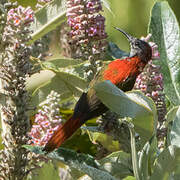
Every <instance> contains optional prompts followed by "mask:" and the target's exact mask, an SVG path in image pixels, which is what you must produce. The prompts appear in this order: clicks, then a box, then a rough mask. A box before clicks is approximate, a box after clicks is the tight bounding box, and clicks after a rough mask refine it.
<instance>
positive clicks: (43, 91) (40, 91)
mask: <svg viewBox="0 0 180 180" xmlns="http://www.w3.org/2000/svg"><path fill="white" fill-rule="evenodd" d="M42 72H43V71H42ZM47 74H49V76H48V75H47ZM41 75H42V76H43V77H45V76H47V78H46V79H43V77H41ZM34 76H36V78H35V77H34ZM34 76H32V77H31V78H30V80H29V82H31V81H40V79H43V81H42V82H41V81H40V83H42V84H39V86H38V87H37V88H36V89H35V90H34V92H33V94H32V99H31V103H32V104H33V105H34V106H37V105H38V104H39V103H41V102H43V101H44V100H45V99H46V97H47V96H48V94H49V93H50V92H51V90H54V91H56V92H58V93H59V94H60V98H61V100H65V99H68V98H70V97H72V96H73V97H75V98H76V97H79V96H80V95H81V94H82V92H83V91H84V89H85V88H86V87H87V82H86V81H85V80H84V79H83V78H81V77H80V76H78V73H77V72H76V74H75V73H73V72H72V73H70V72H63V71H62V72H56V73H55V72H53V71H46V73H41V74H36V75H34ZM31 83H32V82H31Z"/></svg>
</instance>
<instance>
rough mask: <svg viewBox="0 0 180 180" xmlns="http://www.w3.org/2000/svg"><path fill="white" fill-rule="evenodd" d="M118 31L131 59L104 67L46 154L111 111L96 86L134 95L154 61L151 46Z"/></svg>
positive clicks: (46, 149)
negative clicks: (127, 44) (108, 83)
mask: <svg viewBox="0 0 180 180" xmlns="http://www.w3.org/2000/svg"><path fill="white" fill-rule="evenodd" d="M116 29H117V30H119V31H120V32H122V33H123V34H124V35H125V36H126V37H127V39H128V40H129V42H130V45H131V51H130V55H129V57H127V58H125V59H117V60H114V61H112V62H110V63H109V64H106V65H104V66H103V67H102V69H101V71H100V72H99V73H98V74H97V75H96V76H95V77H94V79H93V80H92V81H91V83H90V85H89V87H90V88H89V90H88V92H87V93H83V94H82V95H81V97H80V99H79V100H78V102H77V103H76V106H75V109H74V114H73V115H72V117H71V118H70V119H69V120H68V121H66V122H65V124H64V125H62V126H60V127H59V129H58V130H57V131H56V132H54V134H53V136H52V137H51V138H50V140H49V141H48V143H47V144H46V146H45V147H44V149H43V150H44V151H47V152H50V151H53V150H54V149H55V148H58V147H59V146H60V145H61V144H62V143H63V142H64V141H65V140H66V139H68V138H69V137H70V136H72V134H73V133H74V132H75V131H76V130H77V129H78V128H80V127H81V126H82V125H83V124H84V123H85V122H86V121H87V120H89V119H91V118H94V117H98V116H100V115H102V114H103V113H105V112H106V111H107V110H108V108H107V107H106V106H105V105H104V104H103V103H102V102H101V101H100V100H99V99H98V97H97V96H96V93H95V90H94V89H93V86H94V85H95V84H96V83H99V82H102V81H105V80H110V81H111V82H112V83H113V84H115V85H116V86H117V87H118V88H120V89H121V90H123V91H130V90H131V89H132V88H133V86H134V83H135V80H136V77H137V76H138V75H139V74H140V73H141V72H142V70H143V68H144V67H145V65H146V64H147V63H148V61H149V60H150V59H151V57H152V49H151V47H150V45H149V44H148V43H147V42H145V41H143V40H140V39H137V38H134V37H132V36H131V35H129V34H127V33H126V32H124V31H123V30H121V29H119V28H116Z"/></svg>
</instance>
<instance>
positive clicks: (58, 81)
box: [23, 0, 180, 180]
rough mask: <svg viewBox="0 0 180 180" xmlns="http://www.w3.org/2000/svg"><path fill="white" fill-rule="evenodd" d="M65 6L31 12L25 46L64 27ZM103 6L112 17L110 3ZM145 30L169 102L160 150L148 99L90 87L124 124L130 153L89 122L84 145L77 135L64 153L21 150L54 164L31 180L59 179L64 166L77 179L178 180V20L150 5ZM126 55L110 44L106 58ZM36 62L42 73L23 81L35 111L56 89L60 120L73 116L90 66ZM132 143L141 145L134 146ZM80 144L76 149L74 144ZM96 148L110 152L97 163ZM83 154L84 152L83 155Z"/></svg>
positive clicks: (161, 5)
mask: <svg viewBox="0 0 180 180" xmlns="http://www.w3.org/2000/svg"><path fill="white" fill-rule="evenodd" d="M64 2H65V1H64V0H61V1H58V0H54V1H52V2H50V3H47V4H46V5H45V6H44V7H42V8H41V9H39V10H38V11H37V12H36V13H35V17H36V21H35V22H34V24H32V25H31V27H30V29H31V30H33V35H32V39H31V40H30V41H29V42H28V43H29V44H33V43H34V42H35V41H36V40H38V39H40V38H42V37H43V36H44V35H46V34H47V33H49V32H51V31H52V30H55V29H56V28H57V27H58V28H60V27H61V26H62V25H63V23H64V22H65V20H66V16H65V12H66V9H65V5H64ZM103 2H104V4H105V6H106V7H107V9H109V11H111V12H112V8H111V7H110V5H109V3H108V1H105V0H104V1H103ZM148 28H149V32H150V33H152V40H153V41H154V42H155V43H156V44H157V45H158V48H159V52H160V60H158V61H157V62H156V63H157V64H160V65H161V71H162V73H163V77H164V91H165V95H166V97H167V101H168V103H169V104H168V103H167V105H168V109H169V112H168V113H167V115H166V119H167V122H166V126H167V128H168V134H167V141H166V143H165V147H164V149H163V150H160V149H159V148H158V142H157V138H156V126H157V119H158V118H157V112H156V107H155V104H154V102H153V101H152V99H150V98H149V97H147V96H145V95H144V94H143V93H141V92H140V91H130V92H126V93H124V92H123V91H121V90H120V89H118V88H117V87H116V86H115V85H113V84H112V83H111V82H109V81H105V82H102V83H99V84H97V85H96V86H95V87H93V88H94V90H95V91H96V94H97V96H98V98H99V99H100V100H101V101H102V102H103V104H105V105H106V106H107V107H108V108H109V109H110V110H111V111H113V112H115V113H117V114H118V122H117V123H118V125H117V126H118V127H120V126H121V125H122V124H125V125H127V127H128V130H129V132H130V135H131V141H130V142H129V143H130V145H131V151H132V153H129V152H124V151H122V150H121V144H120V143H119V142H117V141H115V140H117V139H113V137H110V136H109V134H107V133H106V132H103V131H102V130H101V129H99V128H97V127H93V128H92V127H91V126H92V125H94V124H95V120H90V121H88V122H87V125H88V126H84V127H83V128H82V132H83V133H87V134H88V135H89V137H88V136H87V135H84V136H83V137H82V138H81V139H80V141H82V142H78V141H79V137H78V136H79V132H78V133H77V134H76V135H75V136H74V137H73V140H72V139H71V140H70V141H69V142H70V143H69V144H68V143H67V144H65V148H63V147H60V148H58V149H57V150H55V151H53V152H51V153H49V154H46V153H45V152H44V151H42V147H37V146H30V145H24V146H23V147H24V148H26V149H28V150H29V151H31V152H33V153H35V154H38V155H41V156H45V157H47V158H49V159H51V160H52V161H51V162H49V163H46V164H43V166H42V168H41V169H38V170H35V173H38V175H37V176H32V179H34V180H38V179H54V180H56V179H57V180H58V179H60V176H59V174H60V173H61V171H60V168H62V169H65V168H64V166H66V167H68V170H66V171H67V172H68V173H69V174H70V176H71V177H76V179H79V178H83V176H85V175H88V177H89V178H90V179H97V180H100V179H103V180H115V179H123V180H134V179H137V180H144V179H149V180H156V179H158V180H161V179H162V180H164V179H167V180H170V179H171V180H176V179H177V178H178V175H179V174H180V168H179V163H180V162H179V161H180V145H179V142H180V93H179V92H180V30H179V24H178V22H177V20H176V17H175V15H174V13H173V11H172V10H171V8H170V6H169V5H168V3H167V2H166V1H162V2H157V3H155V4H154V6H153V8H152V11H151V17H150V23H149V27H148ZM110 40H111V41H113V39H110ZM51 41H52V39H51ZM51 43H52V42H51ZM55 43H57V42H55ZM55 46H57V47H58V46H59V45H58V44H56V45H55ZM50 53H53V52H50ZM124 56H128V53H126V52H125V51H123V50H121V49H119V48H118V46H117V45H116V44H115V43H114V42H110V41H109V42H108V50H107V57H109V58H110V59H115V58H121V57H124ZM35 61H36V62H35V64H38V68H39V69H40V73H36V74H34V75H33V76H31V77H30V78H29V79H28V81H27V90H28V91H29V93H30V94H31V95H32V98H31V105H32V106H33V107H37V106H38V105H39V104H41V103H42V102H44V101H45V99H46V97H47V96H48V94H49V93H50V91H51V90H54V91H56V92H58V93H59V94H60V98H61V102H60V103H61V107H62V109H63V108H64V109H66V110H65V111H62V113H61V114H62V116H64V117H65V118H67V117H69V116H70V115H71V114H72V111H71V110H70V109H71V108H72V107H73V106H74V104H75V102H76V101H77V99H78V98H79V97H80V95H81V94H82V92H84V91H86V90H87V88H88V83H89V79H88V77H87V74H86V73H85V72H87V70H88V68H89V66H90V63H89V61H82V60H81V59H71V58H67V57H63V58H62V55H59V57H57V58H51V57H49V58H48V61H40V59H38V58H37V59H36V60H35ZM105 61H106V60H104V62H105ZM67 111H68V113H67ZM33 113H35V112H33ZM137 136H138V139H139V140H137V138H136V137H137ZM109 137H110V138H109ZM72 141H73V143H74V144H73V146H72V143H71V142H72ZM90 141H92V143H90ZM135 142H137V143H139V144H140V146H139V147H137V145H136V144H135ZM78 143H79V144H80V145H77V144H78ZM93 143H94V144H93ZM96 143H100V144H101V145H102V146H103V147H105V149H107V150H108V155H104V156H103V157H100V158H99V159H98V160H97V158H96V157H95V155H96V151H97V150H96ZM90 144H91V145H90ZM83 145H84V146H86V145H87V146H91V147H89V148H88V150H87V147H86V148H79V146H83ZM70 148H73V150H72V149H71V150H70ZM83 150H84V151H85V152H82V151H83ZM113 151H114V152H113ZM79 152H80V153H79ZM81 152H82V153H81ZM87 153H88V154H87ZM89 154H91V155H89ZM62 164H63V166H62ZM46 175H47V176H46ZM28 178H29V177H28Z"/></svg>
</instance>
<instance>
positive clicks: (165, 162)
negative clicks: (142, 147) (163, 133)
mask: <svg viewBox="0 0 180 180" xmlns="http://www.w3.org/2000/svg"><path fill="white" fill-rule="evenodd" d="M179 163H180V148H178V147H176V146H172V145H171V146H169V147H168V148H166V149H164V150H163V152H161V153H160V155H159V156H158V158H157V160H156V161H155V164H154V171H153V173H152V175H151V177H150V180H160V179H162V180H168V179H170V176H171V175H172V172H173V171H174V170H175V169H176V167H177V165H178V164H179Z"/></svg>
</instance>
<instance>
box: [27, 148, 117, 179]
mask: <svg viewBox="0 0 180 180" xmlns="http://www.w3.org/2000/svg"><path fill="white" fill-rule="evenodd" d="M24 147H25V148H27V149H29V150H30V151H32V152H35V153H37V154H44V153H43V152H42V148H41V147H37V146H36V147H35V146H29V145H25V146H24ZM47 156H48V157H49V158H51V159H55V160H58V161H61V162H63V163H65V164H66V165H68V166H69V167H71V168H75V169H77V170H79V171H81V172H84V173H85V174H87V175H89V176H90V177H92V179H103V180H115V178H114V177H113V176H111V175H110V174H109V173H108V172H106V171H103V170H101V169H100V167H99V163H98V162H97V161H96V160H95V159H94V158H93V157H92V156H90V155H87V154H80V153H76V152H75V151H73V150H69V149H65V148H59V149H58V150H57V151H54V152H51V153H49V154H47Z"/></svg>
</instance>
